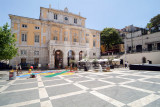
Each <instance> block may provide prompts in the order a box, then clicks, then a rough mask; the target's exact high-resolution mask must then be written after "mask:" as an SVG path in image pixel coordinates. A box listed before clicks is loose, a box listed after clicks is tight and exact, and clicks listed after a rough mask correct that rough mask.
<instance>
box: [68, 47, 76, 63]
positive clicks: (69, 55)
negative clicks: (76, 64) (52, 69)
mask: <svg viewBox="0 0 160 107" xmlns="http://www.w3.org/2000/svg"><path fill="white" fill-rule="evenodd" d="M67 59H68V66H70V61H71V60H75V53H74V51H72V50H69V51H68V57H67Z"/></svg>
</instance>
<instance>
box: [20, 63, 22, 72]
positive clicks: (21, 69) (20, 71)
mask: <svg viewBox="0 0 160 107" xmlns="http://www.w3.org/2000/svg"><path fill="white" fill-rule="evenodd" d="M19 70H20V72H21V74H22V67H21V64H19Z"/></svg>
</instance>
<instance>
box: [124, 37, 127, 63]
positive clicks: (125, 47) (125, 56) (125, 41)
mask: <svg viewBox="0 0 160 107" xmlns="http://www.w3.org/2000/svg"><path fill="white" fill-rule="evenodd" d="M126 45H127V43H126V35H125V39H124V48H125V52H124V54H125V62H126V61H127V58H126V49H127V46H126Z"/></svg>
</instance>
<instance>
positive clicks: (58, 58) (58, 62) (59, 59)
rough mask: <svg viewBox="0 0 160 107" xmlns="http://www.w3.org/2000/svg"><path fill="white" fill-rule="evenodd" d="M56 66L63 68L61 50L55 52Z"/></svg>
mask: <svg viewBox="0 0 160 107" xmlns="http://www.w3.org/2000/svg"><path fill="white" fill-rule="evenodd" d="M55 68H56V69H60V68H63V53H62V51H61V50H57V51H56V52H55Z"/></svg>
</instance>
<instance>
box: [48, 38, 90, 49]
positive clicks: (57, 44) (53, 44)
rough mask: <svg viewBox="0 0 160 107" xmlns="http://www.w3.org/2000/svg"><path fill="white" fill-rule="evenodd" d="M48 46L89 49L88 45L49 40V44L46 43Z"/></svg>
mask: <svg viewBox="0 0 160 107" xmlns="http://www.w3.org/2000/svg"><path fill="white" fill-rule="evenodd" d="M48 46H68V47H84V48H89V43H80V42H70V41H58V40H50V41H49V43H48Z"/></svg>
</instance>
